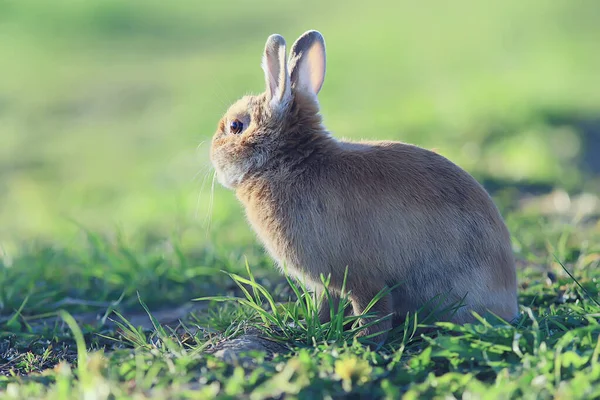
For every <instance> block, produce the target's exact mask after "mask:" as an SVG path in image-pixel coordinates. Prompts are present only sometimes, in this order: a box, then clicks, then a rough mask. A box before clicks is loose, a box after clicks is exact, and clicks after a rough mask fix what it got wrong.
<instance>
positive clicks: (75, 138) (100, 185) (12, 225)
mask: <svg viewBox="0 0 600 400" xmlns="http://www.w3.org/2000/svg"><path fill="white" fill-rule="evenodd" d="M382 10H383V11H382ZM599 16H600V7H599V6H598V5H597V4H595V3H593V2H584V3H578V4H575V3H569V2H560V1H558V2H547V1H542V0H532V1H529V2H527V3H523V2H519V1H516V0H514V1H513V0H508V1H504V2H502V3H498V4H494V5H492V4H486V3H480V2H475V1H467V2H461V3H453V4H452V6H449V5H448V4H447V2H443V1H434V2H433V3H432V2H428V3H427V4H425V3H424V4H417V3H414V2H400V3H398V2H391V1H385V0H381V1H376V2H374V3H371V4H370V5H368V6H367V5H366V4H365V3H364V2H359V1H354V0H351V1H346V2H344V3H341V2H337V1H330V2H316V1H308V2H307V1H303V2H286V3H285V4H284V3H281V4H277V5H275V4H274V3H273V2H269V1H266V0H259V1H255V2H252V4H251V5H250V4H249V3H248V2H244V1H241V0H234V1H232V2H228V3H227V4H225V3H223V4H221V3H218V2H192V1H183V0H182V1H179V2H170V3H169V4H168V5H167V3H166V2H160V1H154V0H144V1H141V0H139V1H130V2H122V1H117V0H103V1H87V2H80V1H75V0H63V1H60V2H54V3H52V4H50V3H48V2H44V1H35V0H31V1H19V2H14V1H13V2H10V1H0V36H1V37H2V38H3V40H2V43H3V45H2V46H0V71H2V72H1V73H2V76H3V77H4V79H0V141H1V142H2V145H1V146H0V221H1V223H0V398H41V399H52V398H56V399H69V398H82V397H84V398H97V399H103V398H200V399H205V398H214V397H217V398H251V399H259V398H278V397H291V398H294V397H297V398H321V397H323V398H341V397H351V398H362V397H364V398H390V399H392V398H393V399H395V398H399V397H400V396H404V397H405V398H408V399H411V398H451V397H455V398H459V397H462V398H481V399H487V398H489V399H492V398H494V399H495V398H536V399H537V398H568V399H576V398H586V399H587V398H600V392H599V389H598V388H599V387H600V360H599V359H600V339H599V337H600V326H599V324H598V322H599V321H600V306H599V305H598V303H599V302H600V294H599V293H600V268H599V266H600V246H599V243H600V240H599V239H600V224H599V222H598V216H599V215H600V211H599V209H600V207H599V204H600V203H599V200H598V187H600V186H599V185H600V180H599V178H598V176H599V175H598V172H599V171H600V165H599V164H598V160H597V154H598V152H600V147H599V146H600V141H599V140H598V138H599V137H600V133H599V132H600V130H599V129H600V121H599V119H598V115H600V94H599V93H600V92H598V90H596V88H597V87H598V84H599V83H600V81H599V80H600V77H599V76H598V73H597V71H598V70H600V53H598V51H597V43H596V40H595V38H596V37H598V35H599V34H600V29H599V28H598V24H597V20H598V17H599ZM307 29H319V30H320V31H321V32H323V34H324V36H325V38H326V40H327V46H328V72H327V77H326V82H325V85H324V87H323V90H322V92H321V94H320V98H321V106H322V109H323V113H324V116H325V122H326V125H327V126H328V127H329V128H330V129H331V130H332V132H333V133H334V134H335V135H336V136H338V137H346V138H361V137H362V138H368V139H397V140H404V141H407V142H411V143H415V144H419V145H422V146H424V147H428V148H436V149H437V151H438V152H440V153H442V154H444V155H446V156H448V157H449V158H451V159H452V160H454V161H456V162H457V163H458V164H459V165H461V166H462V167H464V168H465V169H467V170H468V171H469V172H471V173H472V174H474V175H475V176H476V177H477V178H478V179H479V180H481V181H482V182H484V183H485V185H486V186H487V187H488V188H489V189H490V190H491V191H492V192H493V195H494V199H495V200H496V202H497V204H498V205H499V206H500V208H501V211H502V213H503V215H504V216H505V218H506V220H507V224H508V226H509V229H510V231H511V233H512V237H513V244H514V250H515V255H516V257H517V259H518V261H519V282H520V299H519V300H520V301H519V302H520V304H521V307H522V308H521V318H520V320H519V321H518V322H516V323H514V324H512V325H510V324H506V323H502V322H498V321H497V322H494V323H493V324H492V320H491V319H486V320H481V321H480V323H478V324H473V325H466V326H455V325H451V324H442V325H440V326H438V327H437V328H436V329H435V330H423V329H420V328H423V326H422V325H427V321H424V316H423V315H416V316H415V315H413V316H412V317H411V319H409V320H408V322H407V323H406V324H405V325H404V326H399V327H396V330H395V332H394V333H393V335H392V337H391V338H390V340H389V341H388V343H387V344H386V345H385V346H383V347H382V348H379V349H369V348H368V347H365V346H363V344H365V343H367V342H368V338H367V339H363V338H361V339H356V333H357V332H358V330H359V329H360V328H359V327H357V326H355V327H354V328H355V329H354V330H350V331H343V330H341V329H340V327H341V326H343V325H347V326H349V327H351V329H352V325H353V324H355V322H356V320H355V319H352V318H348V317H345V316H344V315H343V310H341V309H340V310H336V312H334V315H333V319H332V323H330V324H324V325H321V324H319V323H318V321H317V319H316V315H315V310H316V308H315V302H317V301H319V299H313V298H312V297H311V296H310V295H308V293H307V292H306V289H305V288H303V287H302V286H301V285H299V284H296V283H294V282H292V281H290V280H286V279H285V278H284V277H282V276H281V275H280V274H279V273H277V272H276V271H275V269H274V268H272V261H271V260H270V259H269V258H268V257H267V256H266V254H265V252H264V250H263V249H262V248H261V247H260V245H259V244H258V243H257V241H256V239H255V237H254V234H253V233H252V231H251V230H250V228H249V227H248V226H247V224H246V222H245V220H244V217H243V210H242V209H241V207H240V206H239V205H238V204H237V202H236V200H235V197H234V195H233V193H231V192H228V191H226V190H224V189H222V188H220V187H219V186H218V185H217V186H216V187H214V190H213V189H212V188H211V178H212V175H211V172H210V168H209V161H208V157H207V154H208V145H209V141H210V137H211V135H212V132H213V131H214V129H215V125H216V122H217V120H218V119H219V117H220V116H221V114H222V113H223V112H224V110H225V108H226V107H227V105H228V104H229V103H230V102H231V101H233V100H234V99H236V98H237V97H239V96H240V95H241V94H244V93H246V92H258V91H260V90H262V86H263V84H264V83H263V77H262V72H261V71H260V68H259V64H260V55H261V54H260V52H261V50H262V47H263V45H264V40H265V39H266V37H267V36H268V35H269V34H271V33H274V32H277V33H281V34H283V35H284V36H285V37H286V38H287V40H288V44H291V42H292V41H293V40H294V39H295V37H297V36H298V35H299V34H300V33H302V32H303V31H305V30H307ZM555 188H556V190H554V189H555ZM553 190H554V191H553ZM551 191H553V192H552V194H551V195H549V196H548V195H547V194H548V193H549V192H551ZM198 298H203V299H204V300H202V301H193V299H198ZM320 300H322V301H326V299H320ZM244 332H251V333H252V332H254V333H256V332H258V333H260V335H262V336H264V337H267V338H268V339H269V340H271V341H275V342H277V343H281V344H282V346H283V347H282V348H284V349H286V351H285V352H281V354H278V355H276V356H275V357H274V358H273V359H269V358H268V357H267V355H265V354H254V355H253V356H252V357H250V358H240V359H238V360H237V361H235V362H233V363H227V362H224V361H223V360H221V359H220V358H218V357H216V356H215V355H214V354H212V352H213V350H214V349H215V346H218V344H219V343H220V342H221V341H222V340H224V339H233V338H236V337H238V336H240V335H242V334H243V333H244ZM361 343H362V344H361Z"/></svg>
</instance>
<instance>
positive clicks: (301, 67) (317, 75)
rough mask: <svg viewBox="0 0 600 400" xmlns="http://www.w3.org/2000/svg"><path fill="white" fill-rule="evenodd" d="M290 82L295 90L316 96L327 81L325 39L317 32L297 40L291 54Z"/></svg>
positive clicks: (309, 32)
mask: <svg viewBox="0 0 600 400" xmlns="http://www.w3.org/2000/svg"><path fill="white" fill-rule="evenodd" d="M289 64H290V71H291V72H290V76H291V78H290V80H291V83H292V86H293V87H294V89H296V88H299V89H301V90H305V91H308V92H309V93H313V94H314V95H315V96H316V95H317V94H318V93H319V90H321V86H323V80H324V79H325V39H323V35H321V34H320V33H319V32H317V31H308V32H306V33H304V34H303V35H302V36H300V37H299V38H298V40H296V43H294V45H293V46H292V50H291V52H290V62H289Z"/></svg>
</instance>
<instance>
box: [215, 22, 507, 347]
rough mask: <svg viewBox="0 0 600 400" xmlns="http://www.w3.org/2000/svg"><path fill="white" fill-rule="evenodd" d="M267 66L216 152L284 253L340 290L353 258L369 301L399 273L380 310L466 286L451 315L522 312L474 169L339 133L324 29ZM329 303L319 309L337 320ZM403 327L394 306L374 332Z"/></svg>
mask: <svg viewBox="0 0 600 400" xmlns="http://www.w3.org/2000/svg"><path fill="white" fill-rule="evenodd" d="M288 66H289V72H288ZM262 67H263V69H264V72H265V78H266V92H265V93H263V94H260V95H257V96H245V97H243V98H242V99H240V100H239V101H237V102H236V103H235V104H233V105H232V106H231V107H230V109H229V110H228V111H227V113H226V114H225V116H224V117H223V118H222V119H221V121H220V123H219V127H218V130H217V132H216V133H215V135H214V138H213V141H212V148H211V160H212V163H213V165H214V167H215V169H216V173H217V178H218V180H219V182H220V183H221V184H223V185H224V186H226V187H228V188H232V189H234V190H235V192H236V194H237V197H238V198H239V200H240V201H241V202H242V203H243V205H244V207H245V209H246V214H247V217H248V220H249V221H250V223H251V224H252V227H253V228H254V230H255V231H256V232H257V234H258V236H259V238H260V239H261V241H262V242H263V243H264V245H265V247H266V248H267V250H268V251H269V253H270V254H271V255H272V256H273V257H274V258H275V259H276V260H277V262H278V264H279V265H280V266H281V267H285V268H286V270H287V271H288V272H289V273H290V274H292V275H293V276H294V277H296V278H298V279H302V280H304V281H305V282H307V283H308V284H309V285H310V286H311V287H312V288H313V289H314V290H315V291H316V292H317V293H321V291H322V290H323V286H322V284H321V279H320V276H321V274H323V275H324V276H328V275H329V276H330V278H331V281H330V286H329V290H330V291H331V293H332V295H333V296H334V299H333V300H334V302H337V301H339V296H340V292H341V289H342V282H343V279H344V273H345V271H346V268H347V270H348V276H347V282H346V289H347V291H348V293H349V299H350V301H351V303H352V308H353V312H354V314H355V315H359V314H362V313H363V312H364V310H365V308H366V307H367V305H368V304H369V302H370V301H371V300H372V299H373V297H374V296H376V295H377V294H378V293H379V292H380V291H382V290H384V289H386V288H391V287H392V286H395V288H394V289H393V290H392V291H391V292H390V293H389V294H388V295H386V296H384V297H383V298H381V299H380V300H379V301H378V302H377V303H376V304H375V306H374V307H373V308H372V309H371V310H370V312H374V313H375V314H376V315H377V316H378V317H380V318H381V317H384V316H388V315H391V314H395V315H396V316H398V317H399V318H403V317H405V316H406V314H407V312H409V311H415V310H417V309H419V308H421V307H423V306H424V305H426V304H427V303H428V302H430V301H431V300H432V299H433V298H434V297H436V296H441V297H438V298H443V299H444V304H446V305H448V304H451V303H456V302H459V301H461V299H462V304H463V307H462V308H459V309H458V310H455V312H454V313H452V314H447V315H445V316H440V317H439V318H440V319H446V320H450V321H454V322H457V323H465V322H468V321H474V317H473V314H472V311H475V312H477V313H479V314H484V313H486V312H488V311H489V312H492V313H494V314H496V315H497V316H499V317H501V318H503V319H505V320H512V319H513V318H515V317H516V316H517V313H518V306H517V285H516V273H515V265H514V259H513V254H512V250H511V241H510V235H509V232H508V230H507V228H506V226H505V224H504V222H503V220H502V217H501V216H500V213H499V212H498V209H497V208H496V206H495V205H494V203H493V202H492V200H491V198H490V196H489V195H488V194H487V193H486V191H485V190H484V189H483V187H482V186H481V185H480V184H479V183H478V182H477V181H476V180H475V179H474V178H473V177H471V176H470V175H469V174H468V173H467V172H465V171H464V170H462V169H461V168H459V167H458V166H456V165H455V164H453V163H452V162H451V161H449V160H447V159H446V158H444V157H442V156H441V155H438V154H436V153H434V152H431V151H428V150H425V149H422V148H420V147H416V146H413V145H409V144H405V143H400V142H391V141H386V142H348V141H341V140H338V139H336V138H334V137H333V136H331V134H330V133H329V132H328V131H327V130H326V129H325V128H324V127H323V125H322V124H321V116H320V115H319V103H318V100H317V93H318V92H319V90H320V89H321V86H322V85H323V80H324V77H325V42H324V39H323V37H322V36H321V34H320V33H319V32H317V31H309V32H306V33H304V34H303V35H302V36H301V37H300V38H299V39H298V40H297V41H296V43H294V45H293V47H292V50H291V53H290V58H289V64H288V62H286V43H285V40H284V39H283V37H281V36H279V35H272V36H270V37H269V38H268V40H267V43H266V46H265V50H264V56H263V63H262ZM398 284H399V285H398ZM323 303H324V304H323V305H322V306H321V309H320V310H319V316H320V319H321V320H322V321H327V320H328V319H329V316H330V309H329V306H330V305H329V302H327V301H325V302H323ZM362 323H363V324H364V321H362ZM391 328H392V320H391V319H390V318H388V319H383V320H382V321H380V322H378V323H377V324H374V325H371V326H369V327H367V328H366V329H365V330H364V331H362V334H363V335H372V334H377V339H378V340H380V341H382V340H384V339H385V338H386V337H387V331H389V330H390V329H391Z"/></svg>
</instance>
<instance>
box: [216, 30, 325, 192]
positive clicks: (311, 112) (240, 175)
mask: <svg viewBox="0 0 600 400" xmlns="http://www.w3.org/2000/svg"><path fill="white" fill-rule="evenodd" d="M262 68H263V70H264V73H265V83H266V90H265V92H264V93H262V94H260V95H256V96H244V97H243V98H241V99H240V100H238V101H237V102H236V103H234V104H233V105H232V106H231V107H230V108H229V109H228V110H227V112H226V113H225V115H224V116H223V118H221V120H220V121H219V125H218V129H217V132H216V133H215V135H214V137H213V141H212V147H211V154H210V157H211V161H212V163H213V165H214V166H215V169H216V172H217V178H218V180H219V182H220V183H221V184H222V185H223V186H225V187H228V188H236V187H238V186H239V185H240V184H241V183H242V182H243V181H244V180H245V179H246V178H247V177H249V176H252V175H254V174H257V173H260V172H261V171H262V170H265V169H269V168H271V169H272V168H276V167H277V164H280V163H284V162H285V164H286V165H287V166H290V165H293V164H294V158H295V157H296V158H298V159H301V158H302V157H306V156H307V153H310V148H311V147H310V146H308V145H306V146H305V145H304V143H306V142H308V141H310V139H311V137H314V135H327V133H326V132H325V130H324V128H323V127H322V125H321V117H320V115H319V104H318V100H317V94H318V93H319V90H320V89H321V86H322V85H323V80H324V78H325V41H324V39H323V36H322V35H321V34H320V33H319V32H317V31H308V32H306V33H304V34H303V35H302V36H300V38H299V39H298V40H297V41H296V42H295V43H294V45H293V46H292V50H291V52H290V57H289V61H288V60H286V43H285V40H284V39H283V37H281V36H280V35H271V36H270V37H269V38H268V39H267V43H266V45H265V50H264V55H263V59H262ZM288 68H289V70H288ZM299 132H302V135H300V134H299ZM283 155H285V156H283Z"/></svg>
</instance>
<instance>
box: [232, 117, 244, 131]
mask: <svg viewBox="0 0 600 400" xmlns="http://www.w3.org/2000/svg"><path fill="white" fill-rule="evenodd" d="M243 129H244V124H243V123H242V121H240V120H239V119H234V120H233V121H231V124H229V131H230V132H231V133H235V134H239V133H241V132H242V130H243Z"/></svg>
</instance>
